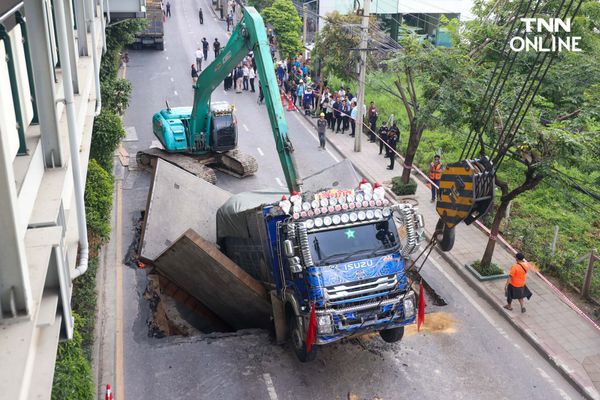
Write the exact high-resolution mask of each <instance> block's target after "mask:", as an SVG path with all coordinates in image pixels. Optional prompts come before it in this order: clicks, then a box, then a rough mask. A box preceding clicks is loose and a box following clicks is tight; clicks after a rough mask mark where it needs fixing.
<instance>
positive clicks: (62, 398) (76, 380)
mask: <svg viewBox="0 0 600 400" xmlns="http://www.w3.org/2000/svg"><path fill="white" fill-rule="evenodd" d="M73 317H74V318H75V328H74V330H73V340H70V341H66V342H62V343H59V345H58V351H57V356H56V366H55V370H54V381H53V383H52V400H83V399H93V398H95V390H94V382H93V380H92V370H91V368H90V364H89V362H88V360H86V358H85V357H84V354H83V352H82V350H81V343H82V338H81V334H80V333H79V331H78V329H79V327H80V326H81V317H80V316H79V315H77V314H76V313H73Z"/></svg>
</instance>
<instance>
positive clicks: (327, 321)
mask: <svg viewBox="0 0 600 400" xmlns="http://www.w3.org/2000/svg"><path fill="white" fill-rule="evenodd" d="M317 330H318V332H319V334H321V335H330V334H332V333H333V321H332V320H331V315H329V314H325V315H317Z"/></svg>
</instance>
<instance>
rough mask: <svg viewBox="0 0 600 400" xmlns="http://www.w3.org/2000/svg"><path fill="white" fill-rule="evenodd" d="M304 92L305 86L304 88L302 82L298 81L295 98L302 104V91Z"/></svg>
mask: <svg viewBox="0 0 600 400" xmlns="http://www.w3.org/2000/svg"><path fill="white" fill-rule="evenodd" d="M305 90H306V86H304V81H303V80H302V79H300V82H299V83H298V86H297V87H296V96H297V97H298V99H299V100H300V101H301V102H302V101H304V91H305Z"/></svg>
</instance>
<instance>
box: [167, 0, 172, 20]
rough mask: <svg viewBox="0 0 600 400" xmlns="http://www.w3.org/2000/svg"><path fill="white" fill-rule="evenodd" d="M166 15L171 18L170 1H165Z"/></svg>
mask: <svg viewBox="0 0 600 400" xmlns="http://www.w3.org/2000/svg"><path fill="white" fill-rule="evenodd" d="M167 17H169V18H171V2H170V1H167Z"/></svg>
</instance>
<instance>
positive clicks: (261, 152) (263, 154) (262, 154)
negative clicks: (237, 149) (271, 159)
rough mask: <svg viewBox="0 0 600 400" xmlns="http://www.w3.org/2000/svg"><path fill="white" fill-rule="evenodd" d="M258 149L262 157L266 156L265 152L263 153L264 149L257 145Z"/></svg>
mask: <svg viewBox="0 0 600 400" xmlns="http://www.w3.org/2000/svg"><path fill="white" fill-rule="evenodd" d="M256 150H258V154H260V155H261V156H262V157H264V156H265V153H263V151H262V150H261V149H260V147H257V148H256Z"/></svg>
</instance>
